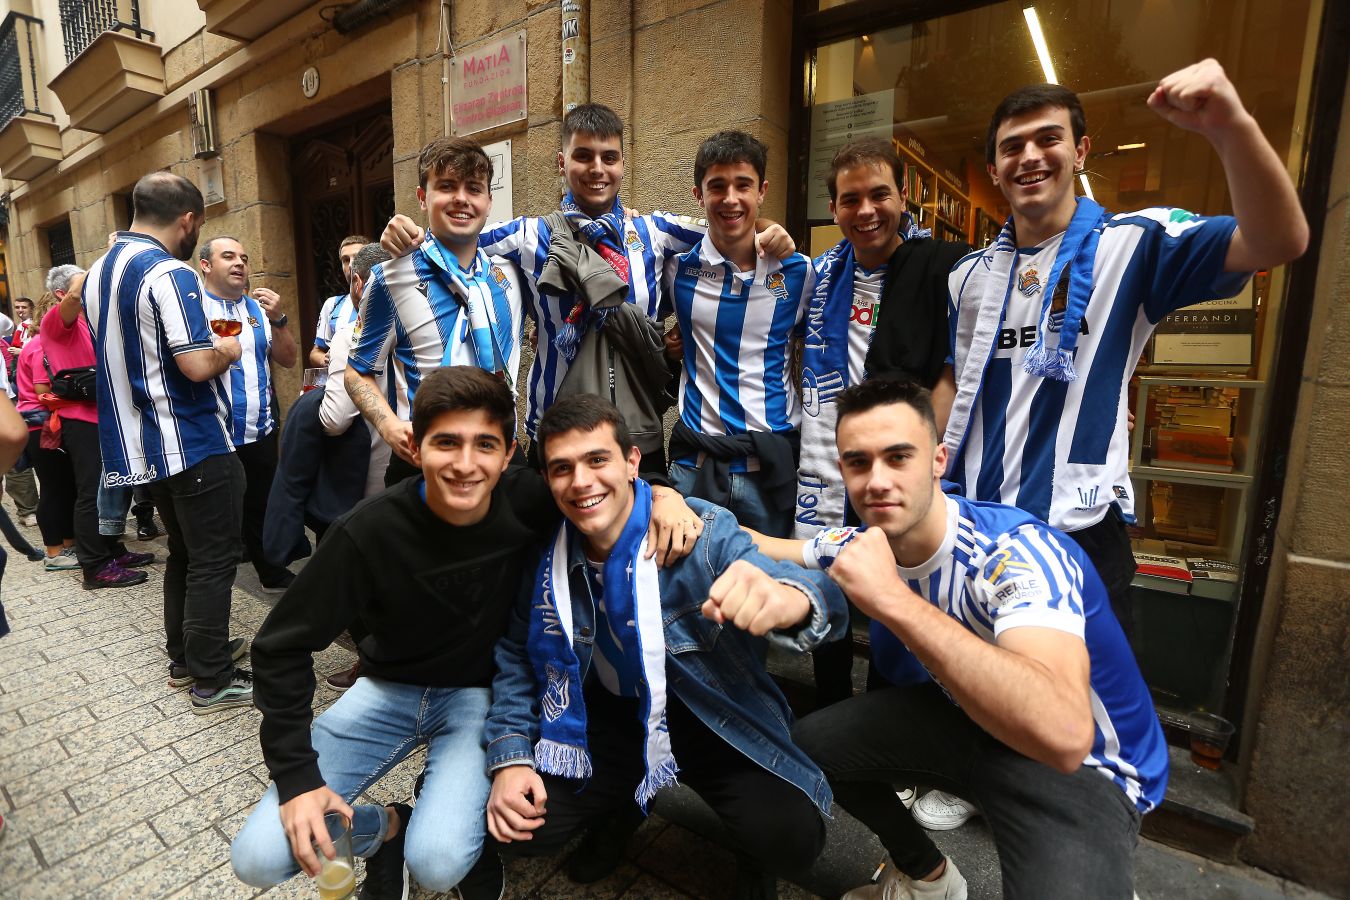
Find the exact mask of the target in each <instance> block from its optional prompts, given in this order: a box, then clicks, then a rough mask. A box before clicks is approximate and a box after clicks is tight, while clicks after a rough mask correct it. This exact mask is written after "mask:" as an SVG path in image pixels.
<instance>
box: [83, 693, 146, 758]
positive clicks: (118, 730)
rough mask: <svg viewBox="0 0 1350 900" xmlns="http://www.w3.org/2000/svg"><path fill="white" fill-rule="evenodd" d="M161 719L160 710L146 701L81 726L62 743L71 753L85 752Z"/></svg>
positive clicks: (87, 713)
mask: <svg viewBox="0 0 1350 900" xmlns="http://www.w3.org/2000/svg"><path fill="white" fill-rule="evenodd" d="M84 712H85V714H86V715H88V716H89V717H90V719H93V718H94V717H93V714H92V713H90V712H89V711H88V710H84ZM95 721H97V720H95ZM162 721H164V716H163V715H162V714H161V713H160V711H159V710H157V709H155V707H154V705H153V704H150V703H147V704H145V705H144V706H138V707H136V708H135V709H133V710H130V711H128V712H126V713H123V714H122V715H120V716H115V717H114V718H111V719H105V720H103V721H102V722H98V724H96V725H91V726H89V727H88V728H81V729H80V730H79V731H77V732H75V733H73V734H71V735H70V736H69V737H67V738H66V739H65V740H63V741H62V743H63V744H65V745H66V749H67V750H69V751H70V752H71V753H72V754H77V753H85V752H87V751H89V750H92V749H93V748H95V747H97V746H98V745H100V744H106V743H107V742H108V741H111V740H113V739H115V738H118V737H120V736H122V735H124V734H135V733H136V732H138V731H140V730H141V729H143V728H148V727H150V726H151V725H153V724H155V723H156V722H162Z"/></svg>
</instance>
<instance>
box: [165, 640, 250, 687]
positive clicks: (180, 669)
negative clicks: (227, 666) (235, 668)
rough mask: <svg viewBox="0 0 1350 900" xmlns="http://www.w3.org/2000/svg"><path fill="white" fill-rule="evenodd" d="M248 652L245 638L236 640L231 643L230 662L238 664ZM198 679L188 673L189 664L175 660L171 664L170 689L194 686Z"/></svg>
mask: <svg viewBox="0 0 1350 900" xmlns="http://www.w3.org/2000/svg"><path fill="white" fill-rule="evenodd" d="M247 652H248V641H247V640H245V639H244V638H235V639H234V640H232V641H230V662H237V661H238V660H239V657H241V656H243V655H244V654H245V653H247ZM196 680H197V679H195V678H193V677H192V675H191V674H189V673H188V670H187V663H186V662H183V661H182V660H179V659H175V660H171V661H170V662H169V687H172V688H182V687H187V686H188V685H190V684H192V682H194V681H196Z"/></svg>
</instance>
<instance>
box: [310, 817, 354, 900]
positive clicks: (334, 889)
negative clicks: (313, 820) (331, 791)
mask: <svg viewBox="0 0 1350 900" xmlns="http://www.w3.org/2000/svg"><path fill="white" fill-rule="evenodd" d="M323 824H324V825H325V826H327V828H328V837H329V839H330V840H331V841H332V842H333V850H334V851H335V852H334V854H333V858H332V859H329V858H328V857H327V856H324V853H323V850H322V849H320V847H319V845H318V844H315V845H314V853H315V855H316V856H318V857H319V877H318V878H315V879H314V884H315V886H316V887H318V889H319V900H347V898H349V897H355V896H356V862H355V860H353V859H352V823H351V821H350V820H349V819H348V818H347V817H346V816H345V815H343V814H342V813H340V812H327V813H324V815H323Z"/></svg>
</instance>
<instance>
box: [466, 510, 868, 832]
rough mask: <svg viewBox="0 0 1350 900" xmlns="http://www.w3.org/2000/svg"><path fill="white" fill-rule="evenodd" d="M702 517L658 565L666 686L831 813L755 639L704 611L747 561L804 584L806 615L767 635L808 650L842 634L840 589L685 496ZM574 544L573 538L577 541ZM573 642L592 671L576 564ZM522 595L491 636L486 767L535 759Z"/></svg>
mask: <svg viewBox="0 0 1350 900" xmlns="http://www.w3.org/2000/svg"><path fill="white" fill-rule="evenodd" d="M686 502H687V503H688V504H689V507H690V509H692V510H694V511H695V512H696V513H698V514H699V515H700V516H702V517H703V534H702V535H700V536H699V539H698V541H697V542H696V543H695V545H694V549H693V552H692V553H690V554H689V555H688V556H686V557H685V558H684V559H681V560H680V561H678V562H676V563H674V564H673V565H669V566H667V567H666V568H663V569H661V570H660V574H659V576H658V577H659V579H660V584H661V608H662V613H663V615H662V622H663V624H664V626H665V637H666V685H667V689H668V690H670V691H672V692H674V694H675V696H676V697H678V698H679V699H680V701H681V702H682V703H684V704H685V706H687V707H688V708H689V710H690V711H691V712H693V713H694V715H696V716H698V718H699V720H700V721H702V722H703V724H704V725H706V726H708V728H709V729H711V730H712V731H714V732H716V733H717V734H720V735H721V736H722V737H723V738H725V739H726V741H727V743H729V744H731V746H733V747H735V748H736V749H737V750H739V751H740V752H741V753H743V754H745V755H746V756H747V757H749V758H750V759H751V760H753V761H754V762H756V763H758V764H759V765H761V766H763V767H764V768H765V769H767V770H769V771H770V772H773V773H774V774H775V775H778V776H779V777H781V778H782V779H784V780H785V781H787V782H789V783H791V784H793V785H795V786H796V787H798V788H800V789H801V790H802V791H803V792H804V793H805V794H806V795H807V796H808V797H810V798H811V800H812V801H813V802H814V803H815V804H816V805H817V806H818V807H819V808H820V810H821V811H822V812H824V813H826V814H827V815H828V814H829V811H830V803H831V793H830V788H829V785H828V784H827V783H826V781H825V776H824V775H823V774H822V773H821V771H820V768H819V767H818V766H817V765H816V764H815V763H814V762H812V761H811V759H810V758H809V757H808V756H807V755H806V754H805V753H803V752H802V751H801V750H800V749H798V748H797V747H796V745H794V744H793V743H792V740H791V738H790V737H789V732H790V730H791V728H792V721H793V717H792V711H791V710H790V709H789V708H788V704H787V699H786V698H784V696H783V694H782V692H781V691H780V690H779V689H778V686H777V685H776V684H774V682H773V679H771V678H770V677H769V674H768V672H766V671H765V670H764V666H763V664H762V663H760V662H759V657H758V655H757V654H756V652H755V641H756V640H757V639H756V638H754V637H752V636H751V635H750V634H749V633H748V632H744V631H741V630H740V629H738V628H736V627H735V626H734V625H729V624H728V625H719V624H717V623H715V622H713V621H711V620H710V619H707V618H704V616H703V612H702V606H703V602H704V601H705V600H707V598H708V591H709V589H710V588H711V587H712V583H713V582H714V581H715V580H716V579H717V577H718V576H719V575H721V574H722V572H724V571H725V570H726V569H727V567H728V566H730V565H731V564H732V563H733V562H735V561H736V560H738V559H744V560H748V561H749V562H751V563H754V564H755V565H756V566H758V567H759V568H761V569H763V570H764V571H765V572H767V573H769V575H771V576H772V577H773V578H774V579H775V580H776V581H778V582H780V583H782V584H787V585H791V586H792V587H794V588H798V589H800V590H801V591H802V592H803V593H804V594H806V596H807V597H808V598H809V599H810V602H811V613H810V616H809V618H808V620H807V621H806V622H805V623H804V624H802V625H800V626H798V627H797V628H795V629H791V630H788V631H780V632H774V633H772V634H770V635H769V639H770V640H771V641H773V642H774V643H776V644H778V645H780V646H783V647H787V648H789V649H793V650H798V651H804V650H810V649H812V648H813V647H816V646H818V645H820V644H822V643H824V642H825V641H829V640H837V639H839V638H841V637H843V636H844V633H845V631H846V628H847V624H846V623H847V621H848V620H847V615H846V609H847V607H846V606H845V601H844V595H843V594H842V593H841V592H840V590H839V588H838V587H836V586H835V584H834V582H832V581H831V580H830V578H829V576H827V575H825V574H824V573H823V572H816V571H808V570H806V569H803V568H802V567H801V566H798V565H794V564H792V563H780V562H775V561H773V560H771V559H769V558H768V557H766V556H764V555H763V554H761V553H760V552H759V551H758V550H757V549H756V548H755V546H754V544H753V543H752V542H751V540H750V538H749V536H748V535H746V533H745V532H743V531H741V530H740V528H739V527H738V526H737V524H736V519H735V517H734V516H733V515H732V514H731V513H729V512H727V511H726V510H725V509H722V508H721V507H719V506H713V505H712V504H710V503H705V502H704V501H702V500H697V499H695V498H693V497H691V498H689V499H688V500H687V501H686ZM574 543H579V542H574ZM572 562H573V561H572V560H569V567H568V571H569V577H570V578H571V582H570V584H571V594H572V646H573V648H574V649H575V651H576V654H577V660H578V662H579V663H580V668H581V676H582V680H583V681H584V680H585V677H586V673H587V672H588V670H589V668H590V662H591V651H592V641H593V631H594V628H593V626H594V624H595V600H594V598H593V597H592V595H591V590H590V581H589V579H588V578H586V575H585V572H584V571H582V569H583V568H584V566H576V565H572V564H571V563H572ZM532 587H533V585H532V584H531V585H529V586H527V588H526V589H525V590H524V591H523V592H522V595H521V597H520V599H519V600H518V602H517V604H516V609H515V612H514V614H513V615H512V619H511V625H510V627H509V628H508V629H507V633H506V636H505V637H503V638H502V639H501V640H500V641H499V642H498V643H497V649H496V660H497V675H496V677H495V678H494V679H493V682H492V709H491V711H490V713H489V714H488V720H487V726H486V728H485V731H484V740H485V741H486V742H487V767H488V770H489V771H494V770H496V769H500V768H502V767H504V766H509V765H515V764H519V763H526V764H530V765H533V763H534V745H535V743H536V742H537V741H538V740H539V694H538V688H537V686H536V684H535V677H534V669H533V667H532V666H531V665H530V660H529V657H528V655H527V649H526V637H527V635H528V634H529V611H530V597H531V588H532Z"/></svg>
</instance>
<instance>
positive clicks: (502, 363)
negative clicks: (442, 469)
mask: <svg viewBox="0 0 1350 900" xmlns="http://www.w3.org/2000/svg"><path fill="white" fill-rule="evenodd" d="M418 179H419V187H418V188H417V201H418V203H419V204H421V207H422V211H423V212H424V213H426V219H427V233H426V236H425V238H424V239H423V240H422V241H421V243H420V244H419V245H418V246H417V248H416V249H415V250H413V251H412V252H411V253H409V254H407V255H405V256H402V257H400V258H398V259H394V260H391V261H389V262H386V263H381V264H380V265H378V266H376V267H375V268H374V269H372V270H371V275H370V281H369V283H368V284H367V286H366V291H365V296H364V297H363V298H362V301H361V307H360V316H359V321H358V324H357V328H358V332H357V333H356V334H354V335H353V339H352V340H353V346H352V352H351V356H350V357H349V358H348V361H347V372H346V375H345V376H344V379H345V382H346V385H347V391H348V392H349V393H350V394H351V397H352V400H353V401H354V402H355V403H356V405H357V407H358V408H359V409H360V410H361V413H362V415H364V416H365V417H366V420H367V421H369V422H370V424H371V425H372V426H373V427H374V428H375V429H376V430H378V431H379V433H380V436H381V437H383V438H384V440H385V442H386V443H387V444H389V446H390V448H391V449H392V450H393V453H394V455H393V457H392V458H391V459H390V461H389V468H388V471H387V473H386V476H385V479H386V483H389V484H393V483H394V482H396V481H401V480H402V479H404V478H407V477H410V476H412V475H415V474H416V473H417V468H416V466H415V465H414V464H413V451H414V449H415V447H414V445H413V442H412V423H411V421H410V419H411V414H412V400H413V396H414V394H415V393H416V392H417V386H418V385H419V384H420V383H421V381H422V378H423V377H424V376H425V375H426V374H427V373H428V372H430V371H431V370H432V369H434V368H436V367H438V366H451V365H468V366H477V367H478V368H480V369H484V370H485V371H488V372H492V373H494V374H496V375H498V376H499V377H501V378H503V379H504V380H505V381H506V383H507V385H508V386H511V387H512V392H513V393H514V384H515V379H516V373H517V372H518V371H519V369H520V336H521V329H522V327H523V320H522V308H521V294H520V281H519V274H518V272H517V271H516V268H515V267H514V266H513V265H511V264H510V263H508V262H506V261H505V260H503V259H500V258H498V257H495V256H491V257H490V256H489V255H488V254H487V253H485V252H483V251H482V250H480V249H479V246H478V235H479V233H480V232H481V231H482V230H483V222H484V221H485V220H486V218H487V213H488V208H489V207H490V206H491V205H492V194H491V187H490V186H491V184H492V160H490V159H489V158H488V155H487V154H486V153H484V152H483V148H482V147H480V146H479V145H478V143H477V142H476V141H473V140H470V139H469V138H437V139H436V140H434V141H432V142H431V143H429V144H427V145H426V146H425V147H423V148H422V155H421V157H420V158H419V160H418ZM358 249H359V248H358ZM387 365H392V366H393V367H394V368H395V370H396V372H397V373H398V377H401V378H402V379H403V380H404V382H405V383H406V385H407V391H406V393H404V394H403V395H401V396H399V397H397V398H396V403H395V404H394V406H393V407H391V406H390V403H389V401H388V400H387V399H386V398H385V395H384V392H383V391H381V389H380V386H379V384H378V383H377V380H376V376H377V375H380V374H382V373H384V370H385V367H386V366H387Z"/></svg>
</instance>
